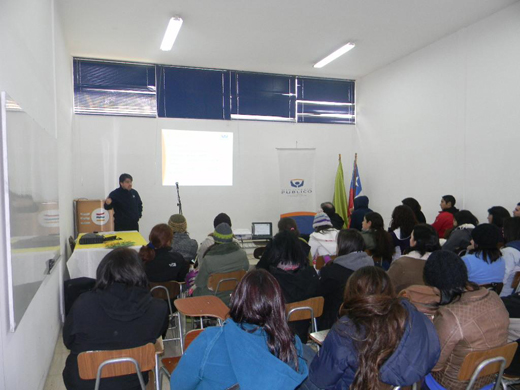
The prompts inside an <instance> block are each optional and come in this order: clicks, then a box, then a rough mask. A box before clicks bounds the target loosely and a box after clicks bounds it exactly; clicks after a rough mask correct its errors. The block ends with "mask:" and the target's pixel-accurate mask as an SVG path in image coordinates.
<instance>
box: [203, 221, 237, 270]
mask: <svg viewBox="0 0 520 390" xmlns="http://www.w3.org/2000/svg"><path fill="white" fill-rule="evenodd" d="M221 223H227V224H228V225H229V226H230V227H231V226H233V225H231V218H229V215H227V214H226V213H220V214H219V215H217V216H216V217H215V219H214V220H213V229H215V228H216V227H217V226H218V225H220V224H221ZM214 243H215V240H214V239H213V232H211V233H210V234H208V236H207V237H206V238H205V239H204V241H202V242H201V243H200V246H199V249H198V250H197V262H198V263H199V264H198V265H199V266H200V262H201V259H202V258H203V257H204V255H205V254H206V252H207V251H208V249H209V247H211V246H212V245H213V244H214Z"/></svg>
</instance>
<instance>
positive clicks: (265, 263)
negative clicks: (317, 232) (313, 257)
mask: <svg viewBox="0 0 520 390" xmlns="http://www.w3.org/2000/svg"><path fill="white" fill-rule="evenodd" d="M298 244H300V247H301V249H302V251H303V253H304V254H305V257H307V256H309V252H310V251H311V247H310V245H309V244H307V242H306V241H305V240H304V239H303V238H298ZM272 246H273V243H272V241H270V242H269V243H268V244H267V245H266V246H265V250H264V253H262V257H260V261H259V262H258V263H257V264H256V268H257V269H258V268H262V269H265V270H267V271H269V267H270V266H271V262H270V255H271V253H270V252H271V247H272Z"/></svg>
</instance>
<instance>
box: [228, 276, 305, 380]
mask: <svg viewBox="0 0 520 390" xmlns="http://www.w3.org/2000/svg"><path fill="white" fill-rule="evenodd" d="M230 307H231V310H230V312H229V314H230V316H231V318H232V319H233V321H235V322H236V323H237V324H244V323H246V324H253V325H257V326H258V327H262V328H263V330H264V331H265V333H266V335H267V347H268V348H269V351H270V352H271V353H272V354H273V355H274V356H276V357H277V358H278V359H280V360H281V361H283V362H285V363H288V364H289V365H290V366H291V367H294V368H295V370H296V371H298V355H297V353H296V348H295V346H294V335H293V334H292V332H291V330H290V329H289V325H287V319H286V317H285V303H284V298H283V294H282V289H281V288H280V285H279V284H278V282H277V281H276V279H275V278H274V276H272V275H271V274H270V273H269V272H267V271H265V270H262V269H257V270H253V271H251V272H248V273H247V274H246V275H245V276H244V277H243V278H242V280H241V281H240V283H239V284H238V286H237V288H236V289H235V291H234V292H233V295H232V296H231V304H230ZM242 329H243V330H244V331H245V332H250V333H251V332H252V331H251V330H249V331H248V330H246V329H245V328H244V327H243V328H242Z"/></svg>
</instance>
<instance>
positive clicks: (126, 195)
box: [105, 187, 143, 232]
mask: <svg viewBox="0 0 520 390" xmlns="http://www.w3.org/2000/svg"><path fill="white" fill-rule="evenodd" d="M108 197H109V198H110V199H112V203H110V204H109V205H107V204H106V203H105V209H106V210H110V209H114V229H115V231H116V232H120V231H125V230H139V224H138V222H139V219H141V217H142V215H143V202H142V201H141V197H140V196H139V193H138V192H137V191H136V190H134V189H131V190H125V189H124V188H123V187H119V188H117V189H115V190H114V191H112V192H111V193H110V195H108Z"/></svg>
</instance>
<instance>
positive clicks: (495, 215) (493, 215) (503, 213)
mask: <svg viewBox="0 0 520 390" xmlns="http://www.w3.org/2000/svg"><path fill="white" fill-rule="evenodd" d="M510 216H511V214H509V211H507V209H506V208H505V207H502V206H493V207H491V208H490V209H489V210H488V222H489V223H491V224H493V225H495V226H496V227H497V228H498V229H499V230H500V240H499V242H500V247H502V245H503V243H504V236H503V234H502V228H503V227H504V219H505V218H509V217H510Z"/></svg>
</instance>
